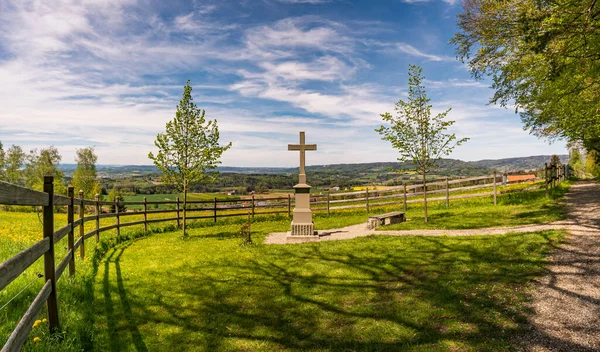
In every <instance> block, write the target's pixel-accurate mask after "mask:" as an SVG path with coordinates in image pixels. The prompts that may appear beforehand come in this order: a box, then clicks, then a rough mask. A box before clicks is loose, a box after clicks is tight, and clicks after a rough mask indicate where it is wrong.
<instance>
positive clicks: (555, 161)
mask: <svg viewBox="0 0 600 352" xmlns="http://www.w3.org/2000/svg"><path fill="white" fill-rule="evenodd" d="M550 165H556V167H559V166H560V165H562V163H561V162H560V157H559V156H558V155H556V154H553V155H552V156H551V157H550Z"/></svg>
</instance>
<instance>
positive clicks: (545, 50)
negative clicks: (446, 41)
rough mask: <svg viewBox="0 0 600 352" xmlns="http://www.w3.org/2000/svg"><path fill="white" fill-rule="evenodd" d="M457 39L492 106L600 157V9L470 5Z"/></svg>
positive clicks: (559, 1)
mask: <svg viewBox="0 0 600 352" xmlns="http://www.w3.org/2000/svg"><path fill="white" fill-rule="evenodd" d="M458 27H459V29H460V31H459V32H458V33H457V34H456V35H455V36H454V38H453V39H452V41H451V42H452V43H454V44H456V53H457V55H458V57H459V59H460V60H461V61H463V62H468V64H469V68H470V70H471V73H472V75H473V76H474V77H475V78H482V77H483V76H486V75H491V76H492V77H493V85H492V88H493V89H494V90H495V94H494V96H493V98H492V99H491V102H492V103H495V104H500V105H502V106H509V105H514V106H515V109H516V111H517V112H520V115H521V119H522V120H523V122H524V126H525V128H526V129H529V131H530V132H532V133H533V134H535V135H537V136H540V137H547V138H550V139H553V138H567V139H568V140H573V141H580V142H581V143H582V144H583V146H584V147H585V148H586V149H588V150H596V151H600V109H599V108H598V107H599V106H600V74H599V72H600V1H596V0H581V1H573V0H504V1H497V0H465V1H464V3H463V13H462V14H459V15H458Z"/></svg>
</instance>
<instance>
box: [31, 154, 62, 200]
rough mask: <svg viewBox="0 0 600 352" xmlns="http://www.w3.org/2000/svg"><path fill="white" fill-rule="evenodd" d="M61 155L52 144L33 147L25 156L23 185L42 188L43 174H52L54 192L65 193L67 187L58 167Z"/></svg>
mask: <svg viewBox="0 0 600 352" xmlns="http://www.w3.org/2000/svg"><path fill="white" fill-rule="evenodd" d="M61 159H62V157H61V155H60V154H59V152H58V149H56V147H54V146H50V147H48V148H44V149H41V150H40V151H39V152H38V150H37V149H33V150H31V151H30V152H29V155H28V156H27V166H26V167H25V185H26V186H27V187H29V188H33V189H37V190H42V189H43V188H44V176H48V175H49V176H54V193H56V194H66V192H67V188H66V187H65V185H64V184H63V172H62V171H61V170H59V169H58V165H59V164H60V161H61Z"/></svg>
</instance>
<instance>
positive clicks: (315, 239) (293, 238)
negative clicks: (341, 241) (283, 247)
mask: <svg viewBox="0 0 600 352" xmlns="http://www.w3.org/2000/svg"><path fill="white" fill-rule="evenodd" d="M285 240H286V242H287V243H306V242H319V236H291V235H289V234H288V235H287V236H286V237H285Z"/></svg>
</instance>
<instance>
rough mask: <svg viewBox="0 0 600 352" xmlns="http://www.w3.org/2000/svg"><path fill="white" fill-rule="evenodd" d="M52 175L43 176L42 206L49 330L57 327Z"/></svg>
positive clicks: (52, 330) (53, 330)
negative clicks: (46, 245) (47, 245)
mask: <svg viewBox="0 0 600 352" xmlns="http://www.w3.org/2000/svg"><path fill="white" fill-rule="evenodd" d="M53 183H54V176H44V192H45V193H47V194H48V205H46V206H44V215H43V219H44V238H48V240H49V243H50V248H49V249H48V251H47V252H46V253H45V254H44V279H45V280H46V281H48V280H50V286H51V287H52V291H51V292H50V295H49V296H48V300H47V301H46V302H47V308H48V309H47V310H48V324H49V326H50V331H51V332H55V331H57V330H58V329H59V323H58V303H57V301H56V276H55V271H54V270H55V268H54V184H53Z"/></svg>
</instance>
